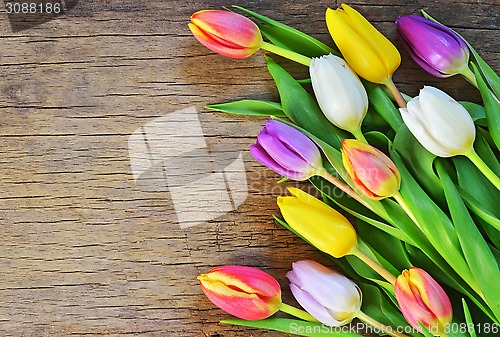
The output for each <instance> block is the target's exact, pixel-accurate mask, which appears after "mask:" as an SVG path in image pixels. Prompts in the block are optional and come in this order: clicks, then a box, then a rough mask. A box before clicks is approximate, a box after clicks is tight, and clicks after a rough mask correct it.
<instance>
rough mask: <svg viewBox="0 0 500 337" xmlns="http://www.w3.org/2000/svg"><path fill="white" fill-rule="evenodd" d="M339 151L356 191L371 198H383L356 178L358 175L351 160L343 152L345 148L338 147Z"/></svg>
mask: <svg viewBox="0 0 500 337" xmlns="http://www.w3.org/2000/svg"><path fill="white" fill-rule="evenodd" d="M340 153H341V154H342V164H343V165H344V168H345V170H346V172H347V174H348V175H349V178H351V180H352V182H353V184H354V186H355V187H356V189H357V190H358V192H360V193H361V194H363V195H364V196H366V197H368V198H370V199H373V200H381V199H383V197H381V196H379V195H376V194H375V193H373V192H372V191H370V190H369V189H368V187H366V186H365V184H364V183H363V182H362V181H361V179H359V178H358V176H357V175H356V171H354V168H353V166H352V164H351V162H350V161H349V157H348V156H347V155H346V154H345V150H344V149H340Z"/></svg>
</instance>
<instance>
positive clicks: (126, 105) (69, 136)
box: [0, 0, 500, 337]
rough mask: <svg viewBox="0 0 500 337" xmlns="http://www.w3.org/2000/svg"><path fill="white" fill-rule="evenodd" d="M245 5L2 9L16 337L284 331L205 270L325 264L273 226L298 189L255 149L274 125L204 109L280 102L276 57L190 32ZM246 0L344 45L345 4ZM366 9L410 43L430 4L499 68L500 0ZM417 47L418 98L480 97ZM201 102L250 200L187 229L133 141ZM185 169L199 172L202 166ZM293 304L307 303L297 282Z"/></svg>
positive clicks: (9, 278)
mask: <svg viewBox="0 0 500 337" xmlns="http://www.w3.org/2000/svg"><path fill="white" fill-rule="evenodd" d="M232 4H234V2H232V1H221V0H214V1H210V2H208V1H206V2H204V1H179V0H171V1H161V0H150V1H143V0H140V1H139V0H122V1H118V0H100V1H96V0H90V1H80V3H79V4H78V5H77V6H76V7H75V8H74V9H72V10H71V11H70V12H69V13H68V14H67V15H64V16H61V17H59V18H57V19H55V20H52V21H50V22H47V23H44V24H41V25H38V26H36V27H33V28H30V29H26V30H21V31H17V32H13V31H12V29H11V26H10V24H9V21H8V19H7V15H6V13H5V10H3V7H2V12H1V13H0V14H1V18H2V19H1V20H0V35H1V36H0V46H1V48H0V76H1V79H2V81H1V83H0V112H1V119H0V125H1V128H0V175H1V179H0V191H1V195H0V224H1V231H2V233H1V235H0V268H1V273H0V335H1V336H29V337H32V336H33V337H34V336H100V335H106V336H179V337H181V336H200V337H202V336H206V337H208V336H211V337H216V336H224V337H236V336H281V335H283V334H279V333H275V332H263V331H258V330H252V329H243V328H238V327H232V326H222V325H220V324H219V323H218V321H219V320H221V319H224V318H227V317H228V315H227V314H225V313H224V312H222V311H221V310H218V309H214V306H213V305H212V304H211V303H210V302H209V301H208V300H207V299H206V298H205V297H204V296H203V294H202V292H201V290H200V288H199V286H198V282H197V280H196V276H197V275H198V274H199V273H202V272H206V271H208V270H209V269H210V268H211V267H213V266H216V265H222V264H246V265H252V266H256V267H260V268H263V269H265V270H267V271H268V272H269V273H271V274H272V275H274V276H275V277H276V278H277V279H278V280H279V281H280V283H281V284H282V286H283V289H286V288H287V287H288V283H287V282H286V280H285V277H284V275H285V273H286V271H287V270H289V269H290V264H291V262H292V261H295V260H298V259H316V260H319V261H323V262H325V260H324V258H323V257H322V256H321V255H320V254H318V253H317V252H315V251H314V250H313V249H311V248H309V247H308V246H307V245H306V244H304V243H303V242H301V241H300V240H298V239H296V238H295V237H294V236H293V235H291V234H290V233H288V232H287V231H286V230H284V229H282V228H281V227H280V226H279V225H277V224H275V223H274V222H273V220H272V214H276V213H277V212H278V210H277V206H276V204H275V197H276V196H277V195H279V194H282V193H284V191H283V189H284V187H285V186H286V185H280V186H277V185H276V178H277V176H276V175H275V174H274V173H272V172H270V171H269V170H267V169H266V168H264V167H262V166H260V165H259V164H257V163H256V162H255V161H253V159H252V158H251V156H250V154H249V152H248V146H249V145H250V144H252V143H253V142H254V138H255V136H256V135H257V133H258V132H259V130H260V128H261V126H262V123H263V122H264V121H265V119H262V118H260V119H256V118H245V117H234V116H228V115H222V114H214V113H210V112H208V111H205V110H203V106H204V105H206V104H213V103H219V102H224V101H230V100H235V99H242V98H254V99H271V100H277V92H276V89H275V87H274V85H273V82H272V80H271V77H270V75H269V74H268V72H267V70H266V66H265V61H264V58H263V53H262V52H258V53H257V54H256V55H254V56H253V57H251V58H250V59H246V60H231V59H227V58H223V57H222V56H219V55H216V54H214V53H212V52H210V51H208V50H207V49H205V48H204V47H202V46H201V45H199V44H198V43H197V42H196V40H195V39H194V38H193V37H192V36H191V34H190V32H189V30H188V29H187V23H188V21H189V16H190V14H192V13H193V12H195V11H197V10H200V9H207V8H211V9H213V8H221V7H222V6H230V5H232ZM238 4H239V5H242V6H244V7H247V8H249V9H251V10H254V11H257V12H259V13H262V14H264V15H267V16H270V17H272V18H275V19H277V20H280V21H283V22H285V23H287V24H289V25H291V26H294V27H296V28H298V29H301V30H303V31H305V32H307V33H309V34H312V35H313V36H315V37H317V38H319V39H320V40H322V41H324V42H326V43H328V44H330V45H332V41H331V39H330V37H329V35H328V34H327V29H326V26H325V23H324V11H325V9H326V7H327V6H330V7H336V6H337V5H338V3H337V1H310V0H294V1H290V2H280V1H277V0H273V1H249V0H244V1H241V2H239V3H238ZM351 4H352V5H353V7H354V8H356V9H358V10H359V11H360V12H361V13H362V14H364V15H365V16H366V17H367V18H368V19H369V20H371V21H372V22H373V23H374V25H375V26H376V27H377V28H379V29H380V30H381V31H382V32H383V33H385V34H386V35H387V36H388V37H389V38H390V39H391V40H393V41H395V43H396V45H397V46H398V47H399V48H400V47H401V44H400V43H399V42H398V41H397V39H396V37H395V25H394V24H393V22H394V21H395V20H396V19H397V17H398V15H408V14H413V13H417V12H418V10H420V9H426V10H428V12H429V13H430V14H432V15H433V16H435V17H436V18H437V19H439V20H441V21H442V22H445V23H447V24H448V25H449V26H451V27H453V28H456V29H457V31H459V32H460V33H462V34H463V35H464V36H465V37H466V38H467V39H469V41H472V42H473V44H474V45H475V46H476V47H477V50H478V51H479V52H480V53H481V54H482V55H483V57H484V58H485V59H486V61H487V62H488V63H489V64H490V65H492V66H493V68H494V69H497V70H498V67H499V64H500V61H499V53H498V50H499V39H498V37H499V35H498V27H499V26H498V25H499V21H498V20H499V5H498V2H497V1H496V0H489V1H479V0H478V1H472V0H468V1H409V0H403V1H402V0H398V1H396V0H380V1H369V0H366V1H360V0H358V1H355V2H352V3H351ZM0 7H1V6H0ZM402 55H403V63H402V65H401V68H400V70H398V71H397V73H396V75H395V81H396V82H397V83H398V85H399V86H400V88H401V89H402V90H403V91H405V92H406V93H408V94H411V95H415V94H416V93H417V92H418V89H419V88H420V87H422V85H423V84H430V85H436V86H438V87H440V88H442V89H445V90H446V91H448V92H449V93H450V94H451V95H452V96H454V97H455V98H457V99H468V100H472V101H475V102H479V101H480V97H479V95H478V93H477V92H476V91H475V90H474V89H472V87H471V86H469V85H468V84H467V83H466V82H465V81H464V80H463V79H461V78H458V77H455V78H451V79H447V80H437V79H434V78H432V77H430V76H429V75H427V74H426V73H424V72H423V71H422V70H420V69H418V68H417V67H416V65H415V64H414V63H413V62H412V61H411V60H409V58H408V57H407V55H406V54H405V52H404V51H402ZM276 59H277V60H279V61H280V62H282V61H283V60H281V59H279V58H276ZM282 64H284V65H285V67H286V68H287V69H289V70H290V71H292V72H293V73H294V74H297V75H298V76H305V74H306V69H304V68H303V67H301V66H298V65H294V64H291V63H290V62H282ZM191 106H194V107H195V108H196V110H197V111H198V112H200V115H199V116H200V121H201V126H202V128H203V133H204V135H205V137H206V141H207V145H208V149H209V151H211V153H214V154H216V155H221V154H224V153H225V151H226V150H225V149H232V150H231V151H229V150H227V151H229V152H230V155H234V154H235V153H236V154H237V153H238V151H242V153H243V159H244V160H245V168H246V170H247V179H248V187H249V196H248V198H247V199H246V201H245V202H244V203H243V204H242V205H241V206H240V207H239V208H238V209H237V210H236V211H234V212H231V213H229V214H226V215H224V216H221V217H219V218H217V219H215V220H211V221H208V222H206V223H204V224H200V225H197V226H194V227H190V228H185V229H182V228H181V227H180V226H179V224H178V223H177V218H176V216H175V212H174V209H173V205H172V201H171V198H170V196H169V193H168V192H167V191H164V190H161V188H159V189H158V190H156V191H154V190H153V191H151V190H147V189H144V188H141V187H140V186H137V185H136V184H135V182H134V178H133V175H132V171H131V167H130V161H129V151H128V139H129V136H130V135H131V134H132V133H133V132H134V131H135V130H136V129H138V128H140V127H142V126H143V125H145V124H146V123H149V122H151V121H152V120H154V119H155V118H157V117H162V116H166V115H168V114H169V113H171V112H174V111H177V110H180V109H184V108H188V107H191ZM181 169H182V170H181ZM179 171H180V172H182V173H181V174H184V175H185V176H186V179H188V178H189V177H190V174H192V172H193V171H192V167H191V166H186V167H183V168H179ZM214 202H217V201H215V200H214ZM200 211H202V210H200ZM284 298H285V301H286V302H293V301H292V298H291V296H290V293H289V292H288V291H286V290H285V293H284Z"/></svg>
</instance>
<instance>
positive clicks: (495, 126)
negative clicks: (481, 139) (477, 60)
mask: <svg viewBox="0 0 500 337" xmlns="http://www.w3.org/2000/svg"><path fill="white" fill-rule="evenodd" d="M472 68H473V70H474V73H475V74H476V80H477V84H478V86H479V91H480V92H481V97H482V98H483V102H484V110H485V112H486V121H487V124H488V130H489V131H490V134H491V138H493V141H494V142H495V145H496V147H497V149H500V101H498V96H497V97H495V96H494V95H493V93H492V92H491V91H490V89H489V88H488V86H487V84H486V82H485V81H484V79H483V77H482V76H481V73H480V72H479V70H478V68H477V66H476V65H475V64H474V63H472Z"/></svg>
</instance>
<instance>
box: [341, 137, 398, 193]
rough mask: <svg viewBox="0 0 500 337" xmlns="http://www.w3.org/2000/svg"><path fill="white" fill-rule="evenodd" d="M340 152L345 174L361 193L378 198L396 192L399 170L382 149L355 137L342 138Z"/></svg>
mask: <svg viewBox="0 0 500 337" xmlns="http://www.w3.org/2000/svg"><path fill="white" fill-rule="evenodd" d="M341 152H342V162H343V163H344V168H345V169H346V171H347V174H348V175H349V177H350V178H351V180H352V182H353V183H354V185H355V186H356V187H357V189H358V190H359V191H360V192H361V193H362V194H363V195H365V196H367V197H368V198H370V199H374V200H380V199H384V198H387V197H390V196H393V195H395V194H396V193H398V191H399V187H400V185H401V176H400V174H399V170H398V168H397V167H396V165H395V164H394V163H393V161H392V160H391V159H390V158H389V157H387V156H386V155H385V154H384V153H383V152H382V151H380V150H378V149H377V148H375V147H373V146H371V145H369V144H367V143H365V142H362V141H359V140H356V139H344V140H343V141H342V149H341Z"/></svg>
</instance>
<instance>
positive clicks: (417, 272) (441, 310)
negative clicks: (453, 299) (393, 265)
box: [394, 267, 453, 336]
mask: <svg viewBox="0 0 500 337" xmlns="http://www.w3.org/2000/svg"><path fill="white" fill-rule="evenodd" d="M394 293H395V295H396V299H397V301H398V304H399V307H400V308H401V312H402V313H403V316H404V317H405V318H406V320H407V321H408V323H410V325H411V326H412V327H414V328H415V329H417V330H418V331H420V332H421V331H422V329H421V327H420V326H419V323H420V324H422V325H423V326H424V327H425V328H427V329H428V330H429V331H430V332H431V333H433V334H434V335H436V336H439V335H441V334H444V333H445V328H446V327H447V326H448V324H449V323H450V322H451V318H452V315H453V313H452V308H451V303H450V299H449V298H448V296H447V295H446V293H445V292H444V290H443V288H441V286H440V285H439V284H438V283H437V282H436V281H435V280H434V279H433V278H432V277H431V276H430V275H429V274H428V273H427V272H425V271H424V270H422V269H420V268H415V267H412V268H410V269H409V270H404V271H403V273H402V274H401V275H400V276H398V278H397V280H396V284H395V286H394Z"/></svg>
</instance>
